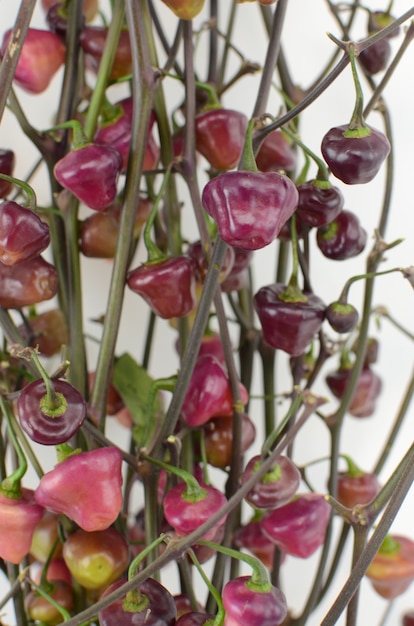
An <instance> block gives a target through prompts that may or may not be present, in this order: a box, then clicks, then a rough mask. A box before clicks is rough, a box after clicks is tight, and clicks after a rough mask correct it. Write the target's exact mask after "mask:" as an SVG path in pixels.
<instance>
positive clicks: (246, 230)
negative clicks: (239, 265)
mask: <svg viewBox="0 0 414 626" xmlns="http://www.w3.org/2000/svg"><path fill="white" fill-rule="evenodd" d="M202 202H203V206H204V208H205V210H206V211H207V213H208V214H209V215H211V217H212V218H213V219H214V220H215V221H216V223H217V228H218V232H219V235H220V237H221V238H222V239H223V240H224V241H225V242H226V243H228V244H229V245H230V246H234V247H239V248H243V249H245V250H258V249H259V248H264V247H265V246H267V245H269V244H270V243H271V242H272V241H273V240H274V239H275V238H276V237H277V236H278V234H279V232H280V229H281V228H282V226H283V224H284V223H285V222H286V221H287V220H288V219H289V217H291V215H292V214H293V212H294V210H295V208H296V206H297V203H298V192H297V189H296V187H295V185H294V184H293V182H292V181H291V180H290V179H289V178H288V177H287V176H284V175H283V174H279V173H278V172H245V171H238V172H225V173H224V174H221V175H220V176H217V177H216V178H213V179H212V180H210V181H209V182H208V183H207V185H206V186H205V187H204V189H203V194H202Z"/></svg>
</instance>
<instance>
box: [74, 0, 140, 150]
mask: <svg viewBox="0 0 414 626" xmlns="http://www.w3.org/2000/svg"><path fill="white" fill-rule="evenodd" d="M125 4H128V3H126V2H125V1H124V0H116V1H115V2H114V6H113V11H112V17H111V23H110V25H109V29H108V35H107V39H106V43H105V48H104V51H103V54H102V58H101V62H100V65H99V71H98V75H97V78H96V82H95V85H94V88H93V92H92V97H91V100H90V102H89V107H88V113H87V115H86V120H85V127H84V131H85V134H86V136H87V137H88V138H89V139H92V137H93V136H94V134H95V130H96V125H97V120H98V116H99V113H100V110H101V108H102V104H103V101H104V98H105V90H106V88H107V86H108V79H109V75H110V73H111V69H112V65H113V62H114V58H115V54H116V49H117V45H118V40H119V35H120V33H121V30H122V27H123V25H124V15H125ZM132 46H133V44H132V42H131V47H132Z"/></svg>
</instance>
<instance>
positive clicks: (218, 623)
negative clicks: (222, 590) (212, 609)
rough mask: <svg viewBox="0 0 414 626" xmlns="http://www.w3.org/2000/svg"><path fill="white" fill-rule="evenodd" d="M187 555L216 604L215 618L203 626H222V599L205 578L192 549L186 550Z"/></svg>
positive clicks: (206, 577)
mask: <svg viewBox="0 0 414 626" xmlns="http://www.w3.org/2000/svg"><path fill="white" fill-rule="evenodd" d="M187 554H188V556H189V557H190V559H191V560H192V562H193V564H194V565H195V567H196V568H197V571H198V573H199V574H200V576H201V578H202V579H203V582H204V583H205V584H206V585H207V587H208V590H209V592H210V593H211V595H212V597H213V598H214V600H215V602H216V605H217V613H216V617H215V619H214V621H207V622H205V625H204V626H222V624H223V622H224V614H225V611H224V606H223V602H222V599H221V595H220V594H219V592H218V591H217V589H216V588H215V586H214V585H213V584H212V583H211V581H210V579H209V577H208V576H206V573H205V571H204V570H203V568H202V567H201V564H200V561H199V560H198V559H197V557H196V555H195V552H194V550H193V549H192V548H190V549H189V550H187Z"/></svg>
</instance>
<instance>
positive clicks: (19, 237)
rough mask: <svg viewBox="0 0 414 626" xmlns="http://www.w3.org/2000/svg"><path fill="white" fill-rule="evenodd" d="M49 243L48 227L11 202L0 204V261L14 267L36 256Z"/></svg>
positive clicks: (35, 216)
mask: <svg viewBox="0 0 414 626" xmlns="http://www.w3.org/2000/svg"><path fill="white" fill-rule="evenodd" d="M49 242H50V233H49V226H48V225H47V224H46V223H45V222H43V221H42V220H41V219H40V218H39V217H38V216H37V215H36V213H34V212H33V211H31V210H30V209H26V208H25V207H22V206H20V204H17V202H12V201H11V200H9V201H7V202H2V203H1V204H0V261H1V262H2V263H5V264H6V265H16V264H17V263H22V262H23V261H28V260H29V259H33V258H34V257H36V256H38V255H39V254H40V253H41V252H43V250H45V249H46V248H47V246H48V245H49Z"/></svg>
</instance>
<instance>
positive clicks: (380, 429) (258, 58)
mask: <svg viewBox="0 0 414 626" xmlns="http://www.w3.org/2000/svg"><path fill="white" fill-rule="evenodd" d="M221 3H222V7H223V10H227V9H228V7H229V6H230V0H221ZM366 5H368V6H370V7H372V8H375V9H385V8H386V5H387V2H385V1H384V0H377V2H376V3H375V2H372V1H370V2H367V3H366ZM104 6H106V5H104ZM410 6H411V3H410V2H409V1H407V0H396V1H395V3H394V9H393V13H394V15H396V16H398V15H400V14H402V13H403V12H404V11H406V10H407V9H408V8H410ZM17 9H18V3H17V2H13V3H12V2H7V1H5V0H3V1H2V2H0V24H1V31H0V37H1V36H2V34H3V32H4V31H5V30H6V29H7V28H9V27H10V26H12V24H13V20H14V17H15V15H16V12H17ZM160 12H161V14H162V16H163V17H165V19H168V20H169V23H170V24H171V37H172V36H173V33H174V29H175V25H176V20H175V18H174V17H172V16H171V15H170V13H169V11H168V9H167V8H165V7H164V6H161V8H160ZM238 15H239V17H238V20H237V31H236V32H237V45H238V46H239V47H240V49H241V50H243V52H244V54H245V56H246V58H247V59H249V60H251V61H255V62H258V63H259V64H262V63H263V60H264V54H265V44H266V37H265V35H264V32H263V28H262V22H261V19H260V17H259V13H258V10H257V6H256V4H255V3H246V4H243V5H241V6H240V7H239V12H238ZM206 17H207V16H206V14H202V15H200V16H199V18H197V20H195V28H198V27H199V26H201V24H202V23H203V20H204V19H206ZM33 26H36V27H40V28H43V27H44V26H45V24H44V18H43V12H42V10H41V9H40V7H38V8H37V9H36V11H35V15H34V18H33ZM329 31H330V32H333V33H334V34H337V35H338V36H339V33H338V30H337V27H336V24H335V22H334V21H333V20H332V18H331V17H330V16H329V14H328V12H327V10H326V8H325V3H324V2H323V1H322V0H320V1H314V2H310V1H309V0H290V2H289V6H288V14H287V19H286V29H285V33H284V36H283V46H284V50H285V54H286V57H287V59H288V62H289V67H290V69H291V72H292V75H293V79H294V81H295V82H297V84H298V85H299V86H303V87H307V86H308V85H309V83H310V82H312V80H313V77H314V76H316V75H317V73H318V70H320V69H322V68H323V67H324V64H325V62H326V60H327V59H328V58H329V56H330V54H331V52H332V50H333V46H334V44H333V43H332V42H331V41H330V40H329V39H328V37H327V35H326V33H327V32H329ZM365 34H366V32H365V18H364V19H361V21H360V22H358V23H357V28H356V30H355V33H354V36H355V38H359V37H364V36H365ZM401 40H402V36H400V38H399V39H398V40H397V41H394V40H393V43H392V45H393V50H394V51H395V50H396V49H397V46H398V45H399V43H400V42H401ZM195 59H196V63H198V64H199V67H200V68H204V67H205V58H204V57H203V37H201V42H200V47H199V48H198V50H197V52H196V55H195ZM413 62H414V52H413V49H412V48H411V49H409V50H408V52H407V53H406V55H405V57H404V59H403V61H402V62H401V64H400V66H399V68H398V69H397V72H396V74H395V75H394V76H393V78H392V80H391V83H390V84H389V87H388V89H387V91H386V93H385V100H386V102H387V104H388V106H389V107H390V110H391V112H392V117H393V120H394V122H393V124H394V126H393V131H394V137H395V162H396V171H395V191H394V194H393V198H392V220H391V221H390V223H389V227H388V231H387V236H386V238H387V241H393V240H394V239H396V238H399V237H403V238H404V242H403V243H402V244H401V245H399V246H398V247H397V248H395V249H393V250H391V251H390V252H389V254H388V255H387V260H386V261H385V262H384V264H383V267H382V268H381V269H388V268H391V267H397V266H400V267H404V266H409V265H412V264H414V253H413V242H414V236H413V227H414V211H413V209H414V207H413V192H412V189H413V171H414V158H413V148H412V147H413V145H414V122H413V115H412V111H413V106H414V87H413V81H412V75H413ZM201 75H202V74H201ZM258 80H259V76H258V75H256V76H254V77H253V76H249V77H246V78H244V79H243V80H241V81H240V82H239V84H238V85H237V86H236V88H235V89H234V90H233V91H232V92H231V93H229V94H228V95H226V97H225V98H224V101H223V103H224V104H225V105H226V106H229V107H233V108H236V109H240V110H243V111H244V112H245V113H246V114H247V115H248V116H249V115H250V114H251V111H252V109H253V105H254V97H255V93H256V88H257V84H258ZM60 81H61V73H59V74H58V75H57V76H56V77H55V79H54V80H53V83H52V85H51V87H50V88H49V89H48V91H47V92H45V93H44V94H42V95H37V96H33V95H28V94H25V93H23V92H22V91H21V90H19V89H16V93H17V94H18V97H19V98H20V101H21V104H22V106H23V107H24V109H25V111H26V114H27V116H28V117H29V119H30V121H31V123H32V124H33V126H35V127H36V128H39V129H44V128H48V127H50V126H51V125H52V124H53V111H54V109H55V107H56V103H57V93H58V89H59V86H60ZM166 90H167V93H168V94H169V98H170V101H171V102H173V104H177V103H178V102H179V101H180V99H181V97H182V90H181V86H179V85H178V86H177V84H176V83H174V81H166ZM118 93H119V92H116V91H113V92H112V96H113V98H114V99H118V98H119V97H121V96H122V94H121V95H119V96H118V95H117V94H118ZM367 93H369V92H368V91H367ZM353 98H354V91H353V84H352V79H351V74H350V71H345V72H344V73H343V74H342V75H341V77H340V79H339V80H338V81H337V82H336V83H335V85H334V86H332V87H331V88H330V89H329V90H328V91H327V92H326V93H325V94H323V96H322V97H321V98H320V100H319V101H318V102H317V103H316V104H314V105H312V106H311V107H310V108H309V109H308V110H307V111H306V112H305V113H304V114H303V116H302V121H301V133H302V138H303V141H304V142H305V143H307V144H308V145H309V146H310V147H311V148H312V149H314V150H315V151H316V152H318V151H319V145H320V140H321V137H322V136H323V134H324V133H325V132H326V131H327V130H328V129H329V128H330V127H331V126H334V125H339V124H343V123H346V122H347V121H348V120H349V118H350V115H351V113H352V109H353V102H354V100H353ZM279 106H280V98H279V97H278V95H277V94H276V92H272V95H271V99H270V102H269V107H268V111H269V112H270V113H272V114H277V112H278V109H279ZM369 123H370V124H372V125H374V126H375V125H380V124H381V120H380V118H379V116H378V115H377V114H376V113H374V114H372V115H371V116H370V118H369ZM0 146H1V147H8V148H12V149H13V150H14V151H15V152H16V155H17V164H16V170H15V175H16V176H17V177H21V178H24V177H25V175H26V174H27V172H28V171H29V170H30V168H31V165H32V163H33V161H34V159H35V158H36V156H37V155H36V150H35V149H34V148H32V147H31V146H30V145H28V143H27V141H25V140H24V138H22V136H21V133H20V132H19V129H18V127H17V125H16V123H15V121H14V118H13V116H12V115H11V114H10V113H9V112H7V113H6V114H5V116H4V118H3V123H2V126H1V127H0ZM313 174H315V172H313ZM335 184H338V186H339V187H340V188H341V189H342V191H343V193H344V195H345V198H346V204H345V206H346V208H348V209H350V210H352V211H354V212H355V213H357V215H358V216H359V218H360V220H361V222H362V224H363V226H364V228H365V229H366V230H367V232H368V239H369V241H368V246H367V250H368V249H369V248H370V246H371V244H372V234H373V229H374V228H375V225H376V223H377V220H378V215H379V211H380V206H381V193H382V189H383V178H382V174H380V175H378V177H377V178H376V179H375V181H374V182H373V183H371V184H368V185H365V186H359V185H358V186H355V187H346V188H345V186H344V185H342V184H341V183H339V182H338V183H335ZM35 188H36V192H37V195H38V201H39V204H43V203H44V204H48V203H49V202H50V197H49V189H48V186H47V182H46V179H44V178H43V177H42V176H40V177H38V179H37V181H36V184H35ZM182 193H183V199H184V201H185V203H186V204H185V206H184V209H183V210H184V212H185V213H184V215H185V216H186V221H185V224H186V227H185V228H186V235H187V236H188V238H189V239H191V238H194V237H195V236H196V235H195V231H194V220H193V217H192V215H191V207H190V206H189V203H188V199H187V195H186V193H185V190H183V192H182ZM85 214H88V211H87V210H86V211H85ZM144 259H145V256H144V255H143V251H142V250H141V249H140V250H139V252H138V256H137V259H136V260H137V262H138V260H144ZM364 265H365V256H364V255H361V256H360V257H357V258H356V259H354V260H350V261H347V262H346V263H340V262H333V261H328V260H327V259H325V258H324V257H322V255H321V254H320V253H318V251H317V250H316V251H315V254H314V255H313V260H312V276H313V284H314V286H315V285H317V291H318V295H319V296H320V297H321V298H323V299H324V300H325V302H327V303H328V302H330V301H331V300H333V299H335V298H336V297H337V296H338V295H339V293H340V290H341V288H342V286H343V284H344V282H345V280H346V279H347V278H348V277H349V276H351V275H353V274H359V273H363V271H364ZM83 270H84V277H83V280H84V287H85V290H84V293H85V302H84V309H85V320H87V321H86V331H87V332H88V333H90V334H91V335H92V336H95V337H98V336H99V335H98V334H99V328H98V327H97V325H96V324H94V323H93V322H91V321H90V320H92V319H93V318H97V317H99V316H100V315H101V314H103V313H104V312H105V306H106V304H105V303H106V294H107V286H108V282H109V278H110V271H111V264H110V262H102V261H95V260H92V259H85V260H84V262H83ZM274 273H275V248H274V247H273V246H269V247H268V248H266V249H264V250H262V251H259V252H257V253H256V255H255V264H254V276H255V281H256V286H257V288H258V287H260V286H262V285H265V284H268V283H271V282H273V280H274ZM316 277H317V278H316ZM361 297H362V286H361V285H359V284H357V285H355V286H353V287H352V289H351V298H350V300H351V302H352V303H353V304H355V305H356V306H357V307H360V304H361ZM374 304H375V305H379V304H381V305H385V306H386V307H388V308H389V310H390V312H391V313H392V314H393V315H394V316H395V317H396V318H397V319H398V320H399V321H400V322H401V323H402V324H403V325H405V326H406V327H407V328H408V329H409V330H410V331H411V332H413V330H414V329H413V322H412V320H413V313H412V312H413V292H412V289H411V287H410V286H409V284H408V283H407V282H406V281H404V280H403V279H402V278H401V277H400V275H399V274H393V275H390V276H385V277H382V278H380V279H378V280H377V283H376V289H375V297H374ZM45 308H48V307H45ZM146 322H147V313H146V309H145V307H144V306H143V305H142V302H141V301H140V300H139V298H138V297H137V296H135V295H133V294H130V293H127V294H126V299H125V315H124V317H123V323H122V327H121V329H120V334H119V340H118V345H117V353H118V354H121V353H122V352H124V351H127V350H128V351H131V352H132V353H133V354H134V355H135V356H136V357H137V358H138V359H139V358H140V356H141V352H142V341H143V335H144V333H145V329H146ZM157 329H158V331H159V332H158V336H157V340H156V347H155V350H154V357H153V359H152V361H151V372H152V373H153V374H154V375H156V376H157V377H161V376H169V375H171V374H173V373H175V371H176V369H177V366H178V362H177V357H176V354H175V351H174V348H173V344H174V339H175V334H174V331H173V330H172V329H171V328H170V327H169V325H168V324H167V323H164V322H160V323H159V324H158V327H157ZM328 332H329V331H328ZM371 334H372V335H374V336H376V337H377V338H378V339H379V341H380V358H379V362H378V364H376V366H375V369H376V371H377V372H378V373H379V375H380V376H381V378H382V380H383V392H382V393H381V395H380V397H379V399H378V406H377V411H376V413H375V415H374V416H373V417H371V418H368V419H365V420H357V419H355V418H352V417H348V418H347V423H346V428H345V433H344V437H343V443H342V450H343V452H346V453H348V454H351V455H352V456H353V458H354V459H355V460H356V462H357V463H359V464H360V465H361V466H362V467H363V468H364V469H366V470H369V469H370V468H371V467H372V465H373V464H374V463H375V461H376V459H377V455H378V449H379V448H380V447H381V442H382V441H384V438H385V437H386V435H387V433H388V432H389V429H390V427H391V424H392V422H393V419H394V416H395V415H396V412H397V410H398V407H399V402H400V398H401V396H402V393H403V391H404V389H405V387H406V385H407V383H408V380H409V378H410V376H411V373H412V369H413V347H412V344H411V342H410V341H409V340H407V339H405V338H404V337H403V336H402V335H401V334H400V333H399V332H398V331H396V330H395V329H394V328H393V327H392V326H391V325H390V324H389V323H388V322H387V321H383V323H382V325H381V328H380V329H378V328H376V327H375V326H374V325H372V327H371ZM88 348H89V355H90V364H91V369H92V368H93V364H94V360H95V358H96V345H95V343H94V342H93V341H90V342H89V343H88ZM278 363H279V364H280V365H279V368H280V372H279V374H278V376H279V379H280V380H281V381H282V382H281V384H280V388H281V389H283V388H284V387H283V386H284V385H286V387H285V389H286V390H287V389H288V388H289V384H290V383H289V377H288V371H287V368H286V361H285V360H284V359H283V358H280V359H279V361H278ZM258 365H259V364H258ZM335 365H336V362H335V363H331V362H330V363H329V364H328V366H327V371H328V370H329V369H333V368H334V367H335ZM257 370H258V371H260V368H259V367H258V368H257ZM255 391H256V393H257V394H260V384H259V380H258V379H257V380H256V381H255ZM317 391H319V392H320V393H322V394H327V393H328V390H327V388H326V386H325V384H324V382H323V378H321V383H320V384H319V385H318V387H317ZM335 406H336V405H335V402H334V401H333V400H332V401H331V404H330V405H329V406H328V408H327V412H328V411H329V410H334V408H335ZM251 417H252V419H253V420H254V421H255V422H256V423H260V402H259V401H254V400H253V401H252V403H251ZM413 423H414V414H413V409H411V411H410V413H409V415H408V416H407V418H406V421H405V424H404V426H403V428H402V430H401V433H400V435H399V437H398V440H397V443H396V446H395V450H394V451H393V453H392V454H391V456H390V459H389V462H388V463H387V465H386V467H385V469H384V472H383V475H382V476H381V478H382V479H383V480H385V479H386V478H387V476H388V475H389V473H390V472H391V471H392V469H393V467H394V466H395V464H396V462H397V461H398V459H399V458H400V456H401V454H402V453H403V452H404V451H405V450H406V448H407V447H408V445H409V444H410V443H411V441H412V439H413V433H414V426H413ZM109 436H110V437H114V438H117V439H118V440H119V441H123V440H126V435H125V432H124V431H122V428H120V427H119V426H117V425H116V424H115V423H114V422H113V421H112V422H111V424H110V433H109ZM327 450H328V437H327V432H326V430H325V428H324V427H323V426H322V425H321V424H320V422H319V421H318V420H316V419H315V420H312V421H311V422H310V424H309V426H307V427H306V428H305V429H304V431H303V433H302V434H301V436H300V437H299V438H298V442H297V444H296V448H295V455H296V460H297V462H298V463H305V462H306V461H310V460H312V459H316V458H319V457H322V456H325V455H326V454H327ZM49 452H50V451H49V450H47V451H44V450H41V451H40V449H39V453H40V454H41V455H42V456H41V458H42V461H43V462H44V466H45V468H47V467H48V465H50V466H51V465H52V464H53V462H54V460H53V455H51V454H49ZM325 471H326V466H325V465H324V464H321V465H320V466H317V468H315V469H314V470H313V471H312V479H313V480H314V484H315V487H316V488H317V489H320V490H321V491H324V490H325V475H326V474H325ZM214 479H216V476H215V475H214ZM217 480H218V481H220V480H221V476H220V475H219V473H218V475H217ZM28 484H32V485H33V486H35V484H36V480H35V478H34V477H33V476H32V475H31V474H29V476H28ZM412 498H413V496H412V493H410V494H409V495H408V497H407V500H406V502H405V505H404V508H403V510H402V511H401V513H400V515H399V516H398V519H397V520H396V522H395V524H394V526H393V531H394V532H398V533H405V534H407V535H408V536H410V537H411V538H413V539H414V531H413V526H412V518H413V513H414V505H413V502H412ZM346 561H347V559H344V563H343V564H342V567H341V570H340V571H338V576H337V580H336V581H335V584H336V588H337V589H339V588H340V587H341V585H342V584H343V581H344V580H345V577H346V572H347V565H348V564H347V562H346ZM316 563H317V557H315V558H311V559H309V560H307V561H302V560H298V559H294V558H291V559H288V560H287V562H286V564H285V565H284V568H283V574H282V581H283V586H284V590H285V592H286V594H287V597H288V602H289V604H290V605H292V606H296V607H298V606H300V602H301V601H302V600H303V598H305V597H306V588H307V585H308V581H309V580H310V578H311V576H312V571H313V568H314V567H315V565H316ZM175 578H176V574H175V569H173V568H169V570H168V572H167V574H166V575H164V577H163V581H164V583H165V584H166V585H167V586H169V587H170V588H171V589H172V590H173V591H175V590H176V581H175ZM200 593H201V594H203V593H204V592H200ZM411 596H412V590H409V591H407V592H406V593H405V594H404V595H403V596H401V597H400V598H398V599H397V600H396V601H395V603H394V606H393V608H392V611H391V613H390V617H389V620H388V622H387V624H389V625H391V624H398V621H399V615H400V614H401V612H402V610H403V609H404V608H414V600H413V599H412V597H411ZM329 605H330V601H328V602H327V603H325V604H324V605H323V606H322V607H321V608H320V609H318V610H317V611H316V612H315V614H314V616H313V617H312V618H311V619H310V621H309V624H311V626H317V625H318V624H319V623H320V620H321V618H322V617H323V615H324V614H325V612H326V610H327V608H328V607H329ZM386 606H387V603H386V602H385V601H384V600H382V599H381V598H379V597H378V596H377V595H376V594H375V593H374V592H373V591H372V589H371V587H370V585H369V584H368V583H366V582H365V581H364V583H363V585H362V597H361V615H360V619H359V622H358V624H360V625H361V626H362V625H363V624H366V623H369V624H379V623H380V620H381V616H382V615H383V613H384V611H385V609H386ZM9 620H12V618H9ZM11 623H12V622H11ZM338 623H340V624H343V623H345V622H344V621H343V620H342V621H340V622H338Z"/></svg>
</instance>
